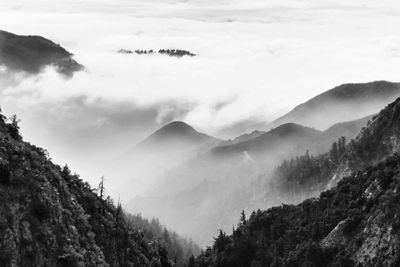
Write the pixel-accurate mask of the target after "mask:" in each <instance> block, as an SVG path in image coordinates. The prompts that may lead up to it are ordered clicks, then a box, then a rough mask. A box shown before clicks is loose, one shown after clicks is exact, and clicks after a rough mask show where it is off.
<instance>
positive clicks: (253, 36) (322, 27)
mask: <svg viewBox="0 0 400 267" xmlns="http://www.w3.org/2000/svg"><path fill="white" fill-rule="evenodd" d="M0 25H1V29H2V30H7V31H10V32H14V33H17V34H34V35H42V36H44V37H46V38H49V39H51V40H53V41H54V42H56V43H60V44H61V45H62V46H63V47H65V48H66V49H67V50H69V51H71V52H72V53H74V55H75V56H74V58H75V59H76V60H77V61H78V62H80V63H81V64H83V65H84V66H85V67H86V70H85V71H83V72H79V73H77V74H75V75H74V77H73V78H71V79H65V78H64V77H62V76H60V75H58V74H57V73H56V72H55V71H54V69H52V68H47V69H46V70H45V71H44V72H42V73H40V74H39V75H35V76H30V77H25V76H22V75H16V76H15V77H13V80H14V82H13V83H9V82H7V81H5V78H4V77H2V76H1V75H0V77H2V78H0V105H1V107H2V109H3V111H4V113H6V114H8V115H11V114H14V113H15V114H17V115H18V116H19V118H20V119H21V131H22V134H23V136H24V138H25V139H26V140H28V141H30V142H32V143H34V144H36V145H39V146H42V147H44V148H46V149H47V150H49V152H50V155H51V156H52V157H53V158H54V159H55V160H56V161H57V162H59V163H60V164H63V163H68V164H69V165H70V166H71V168H72V169H73V170H74V171H76V172H78V173H80V174H82V176H83V177H85V180H87V181H89V182H90V183H91V184H93V185H94V184H96V183H97V182H98V179H99V176H100V175H101V173H102V172H103V170H102V166H104V165H105V163H107V162H109V161H112V160H113V159H114V158H118V156H119V155H121V154H122V153H123V152H124V151H125V150H127V149H128V148H129V147H131V146H133V145H135V144H136V143H137V142H139V141H140V140H141V139H143V138H144V137H146V136H147V135H148V134H150V133H151V132H153V131H154V130H156V129H157V128H159V127H161V126H162V125H164V124H166V123H168V122H170V121H172V120H183V121H185V122H187V123H189V124H190V125H192V126H194V127H195V128H196V129H198V130H200V131H203V132H206V133H208V134H211V135H215V136H216V137H219V138H231V137H234V136H235V135H238V134H241V133H242V132H250V131H252V130H254V129H255V128H257V127H261V128H262V127H263V125H266V124H267V123H268V122H269V121H272V120H273V119H275V118H277V117H279V116H280V115H283V114H284V113H285V112H287V111H289V110H290V109H292V108H293V107H294V106H295V105H297V104H299V103H302V102H304V101H306V100H308V99H309V98H311V97H313V96H315V95H317V94H319V93H321V92H323V91H325V90H328V89H330V88H332V87H334V86H336V85H339V84H342V83H348V82H369V81H373V80H391V81H399V80H400V79H399V78H398V76H399V71H398V70H399V69H400V32H399V31H398V29H399V27H400V4H399V3H398V1H394V0H390V1H389V0H386V1H385V0H383V1H372V0H365V1H361V0H354V1H349V0H347V1H344V0H335V1H333V0H326V1H320V0H279V1H278V0H269V1H268V0H213V1H212V0H187V1H174V0H164V1H162V0H158V1H157V0H155V1H145V0H100V1H95V0H79V1H78V0H63V1H58V0H0ZM163 48H164V49H168V48H169V49H185V50H188V51H191V52H193V53H195V54H197V56H196V57H183V58H174V57H168V56H165V55H145V56H144V55H142V56H140V55H135V54H129V55H126V54H119V53H117V51H118V50H119V49H133V50H134V49H155V50H156V49H163ZM0 72H1V68H0ZM0 74H1V73H0ZM1 79H3V80H1ZM261 130H263V129H261Z"/></svg>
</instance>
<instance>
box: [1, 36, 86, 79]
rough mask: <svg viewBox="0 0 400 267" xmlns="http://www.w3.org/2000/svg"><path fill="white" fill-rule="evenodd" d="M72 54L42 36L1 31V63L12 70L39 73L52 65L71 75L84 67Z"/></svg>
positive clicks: (59, 70)
mask: <svg viewBox="0 0 400 267" xmlns="http://www.w3.org/2000/svg"><path fill="white" fill-rule="evenodd" d="M72 56H73V55H72V53H70V52H68V51H67V50H65V49H64V48H63V47H61V46H60V45H58V44H55V43H54V42H52V41H50V40H48V39H46V38H43V37H41V36H34V35H28V36H24V35H16V34H13V33H10V32H6V31H0V65H4V66H6V67H7V69H9V70H10V71H17V72H21V71H22V72H26V73H29V74H37V73H39V72H40V71H41V70H43V68H44V67H46V66H50V65H52V66H54V67H56V69H57V71H58V72H60V73H62V74H64V75H67V76H70V75H72V74H73V73H74V72H76V71H79V70H82V69H83V66H82V65H80V64H79V63H78V62H76V61H75V60H74V59H73V58H72Z"/></svg>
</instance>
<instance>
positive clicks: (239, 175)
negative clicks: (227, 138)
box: [126, 124, 321, 245]
mask: <svg viewBox="0 0 400 267" xmlns="http://www.w3.org/2000/svg"><path fill="white" fill-rule="evenodd" d="M320 133H321V132H320V131H317V130H314V129H311V128H307V127H303V126H300V125H296V124H285V125H282V126H280V127H277V128H276V129H273V130H271V131H270V132H267V133H264V134H262V135H260V136H258V137H256V138H254V139H251V140H249V141H246V142H242V143H238V144H233V145H229V146H217V147H214V148H212V149H211V150H209V151H206V152H204V153H199V154H198V155H197V156H196V157H193V158H191V159H189V160H187V161H186V162H183V164H181V165H179V166H177V168H171V169H169V171H166V172H165V177H166V178H165V179H164V181H160V180H158V183H157V184H156V185H155V186H154V187H153V190H152V192H150V193H149V194H147V195H146V196H142V197H137V198H134V199H132V200H131V201H130V202H129V204H128V205H127V207H126V208H127V210H129V211H130V212H133V213H136V212H139V211H141V212H142V214H144V215H145V216H147V217H151V216H155V215H157V217H158V218H160V220H162V221H163V222H165V223H166V224H167V225H170V226H171V227H173V228H174V229H180V232H181V233H183V234H185V235H188V236H191V237H192V238H193V239H194V240H195V241H196V242H197V243H199V244H200V245H204V244H208V242H209V236H210V235H211V234H213V233H214V231H215V229H218V228H219V227H221V228H224V229H226V228H230V227H231V225H232V222H234V220H235V216H236V214H237V213H238V212H239V211H240V210H241V209H242V208H243V207H245V206H246V207H247V206H251V207H253V206H256V205H257V204H259V203H260V202H259V201H258V199H257V200H256V199H254V195H252V193H254V187H253V184H252V183H253V180H254V179H257V178H258V177H259V175H261V174H263V173H265V172H268V170H269V169H273V166H274V165H275V164H277V163H278V162H280V161H281V160H282V159H283V158H286V157H289V156H294V155H297V154H300V153H303V152H304V151H305V150H303V149H305V148H304V146H303V144H309V143H310V142H311V140H314V139H315V138H316V137H317V136H319V134H320ZM151 166H154V165H151ZM242 195H243V197H241V196H242ZM238 207H239V208H238Z"/></svg>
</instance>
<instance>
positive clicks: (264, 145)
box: [210, 123, 321, 157]
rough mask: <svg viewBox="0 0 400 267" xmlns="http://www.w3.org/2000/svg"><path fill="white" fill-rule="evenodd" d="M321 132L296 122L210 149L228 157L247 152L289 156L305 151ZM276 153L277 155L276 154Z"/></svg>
mask: <svg viewBox="0 0 400 267" xmlns="http://www.w3.org/2000/svg"><path fill="white" fill-rule="evenodd" d="M320 134H321V132H320V131H318V130H315V129H312V128H308V127H304V126H301V125H298V124H295V123H286V124H283V125H280V126H278V127H276V128H274V129H272V130H270V131H268V132H266V133H263V134H261V135H258V136H257V137H255V138H253V139H250V140H247V141H244V142H240V143H237V144H233V145H227V146H218V147H215V148H214V149H212V150H211V151H210V153H212V154H213V155H215V156H219V157H226V156H229V155H232V154H237V153H243V152H247V153H250V154H263V155H264V154H268V156H272V157H276V156H277V155H280V156H284V157H286V156H288V154H290V153H296V151H298V150H300V151H303V150H304V148H305V145H307V144H308V143H309V142H311V140H314V139H315V138H317V136H319V135H320ZM274 153H275V154H276V155H274Z"/></svg>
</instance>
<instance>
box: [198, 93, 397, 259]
mask: <svg viewBox="0 0 400 267" xmlns="http://www.w3.org/2000/svg"><path fill="white" fill-rule="evenodd" d="M399 140H400V99H397V100H396V101H395V102H393V103H391V104H390V105H388V106H387V107H386V108H385V109H384V110H382V111H381V112H380V113H379V114H378V115H377V116H376V117H374V118H373V119H372V121H371V122H370V123H368V126H367V127H365V128H364V129H363V130H362V131H361V133H360V134H359V135H358V136H357V137H356V138H355V139H354V140H352V141H350V143H349V144H347V145H345V143H344V142H343V141H340V142H339V144H338V143H336V145H333V148H332V149H331V151H330V153H327V154H324V155H321V156H319V157H316V158H314V157H311V156H309V155H305V156H304V157H301V158H297V159H296V160H292V161H291V162H290V163H289V162H286V163H284V164H283V165H282V166H280V168H278V173H279V174H280V175H277V178H278V181H277V182H278V184H279V183H280V185H281V186H282V184H284V185H285V186H284V187H278V190H282V189H283V190H285V189H288V190H289V189H290V188H292V189H291V190H292V192H290V194H296V193H299V191H302V190H307V188H309V186H310V185H312V184H318V183H319V184H323V183H325V185H327V184H328V183H329V182H330V180H335V184H336V183H337V187H333V189H331V190H328V191H325V192H323V193H321V195H320V197H319V198H318V199H309V200H306V201H304V202H303V203H301V204H299V205H296V206H294V205H282V206H280V207H275V208H271V209H269V210H267V211H264V212H261V211H257V212H253V213H252V215H251V217H250V219H249V220H248V221H247V220H245V219H244V218H242V220H241V223H240V224H239V226H238V228H237V229H236V230H234V231H233V234H232V235H231V236H227V235H225V234H224V233H223V232H221V233H220V235H219V236H218V237H217V238H216V239H215V242H214V245H213V247H212V248H209V249H208V250H207V251H206V252H205V253H204V254H203V255H202V256H200V257H199V258H198V262H197V266H355V265H357V264H358V265H360V266H398V265H399V264H400V261H399V260H400V227H399V225H400V224H399V223H400V219H399V218H400V209H399V208H398V203H399V200H400V193H399V189H400V156H399V155H398V152H399V149H400V142H399ZM334 147H336V148H335V149H334ZM343 177H344V178H343ZM332 178H333V179H332ZM281 180H284V181H281ZM309 180H311V181H309ZM295 185H296V187H295ZM294 187H295V189H296V190H295V191H297V192H293V188H294ZM282 192H283V191H282Z"/></svg>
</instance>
